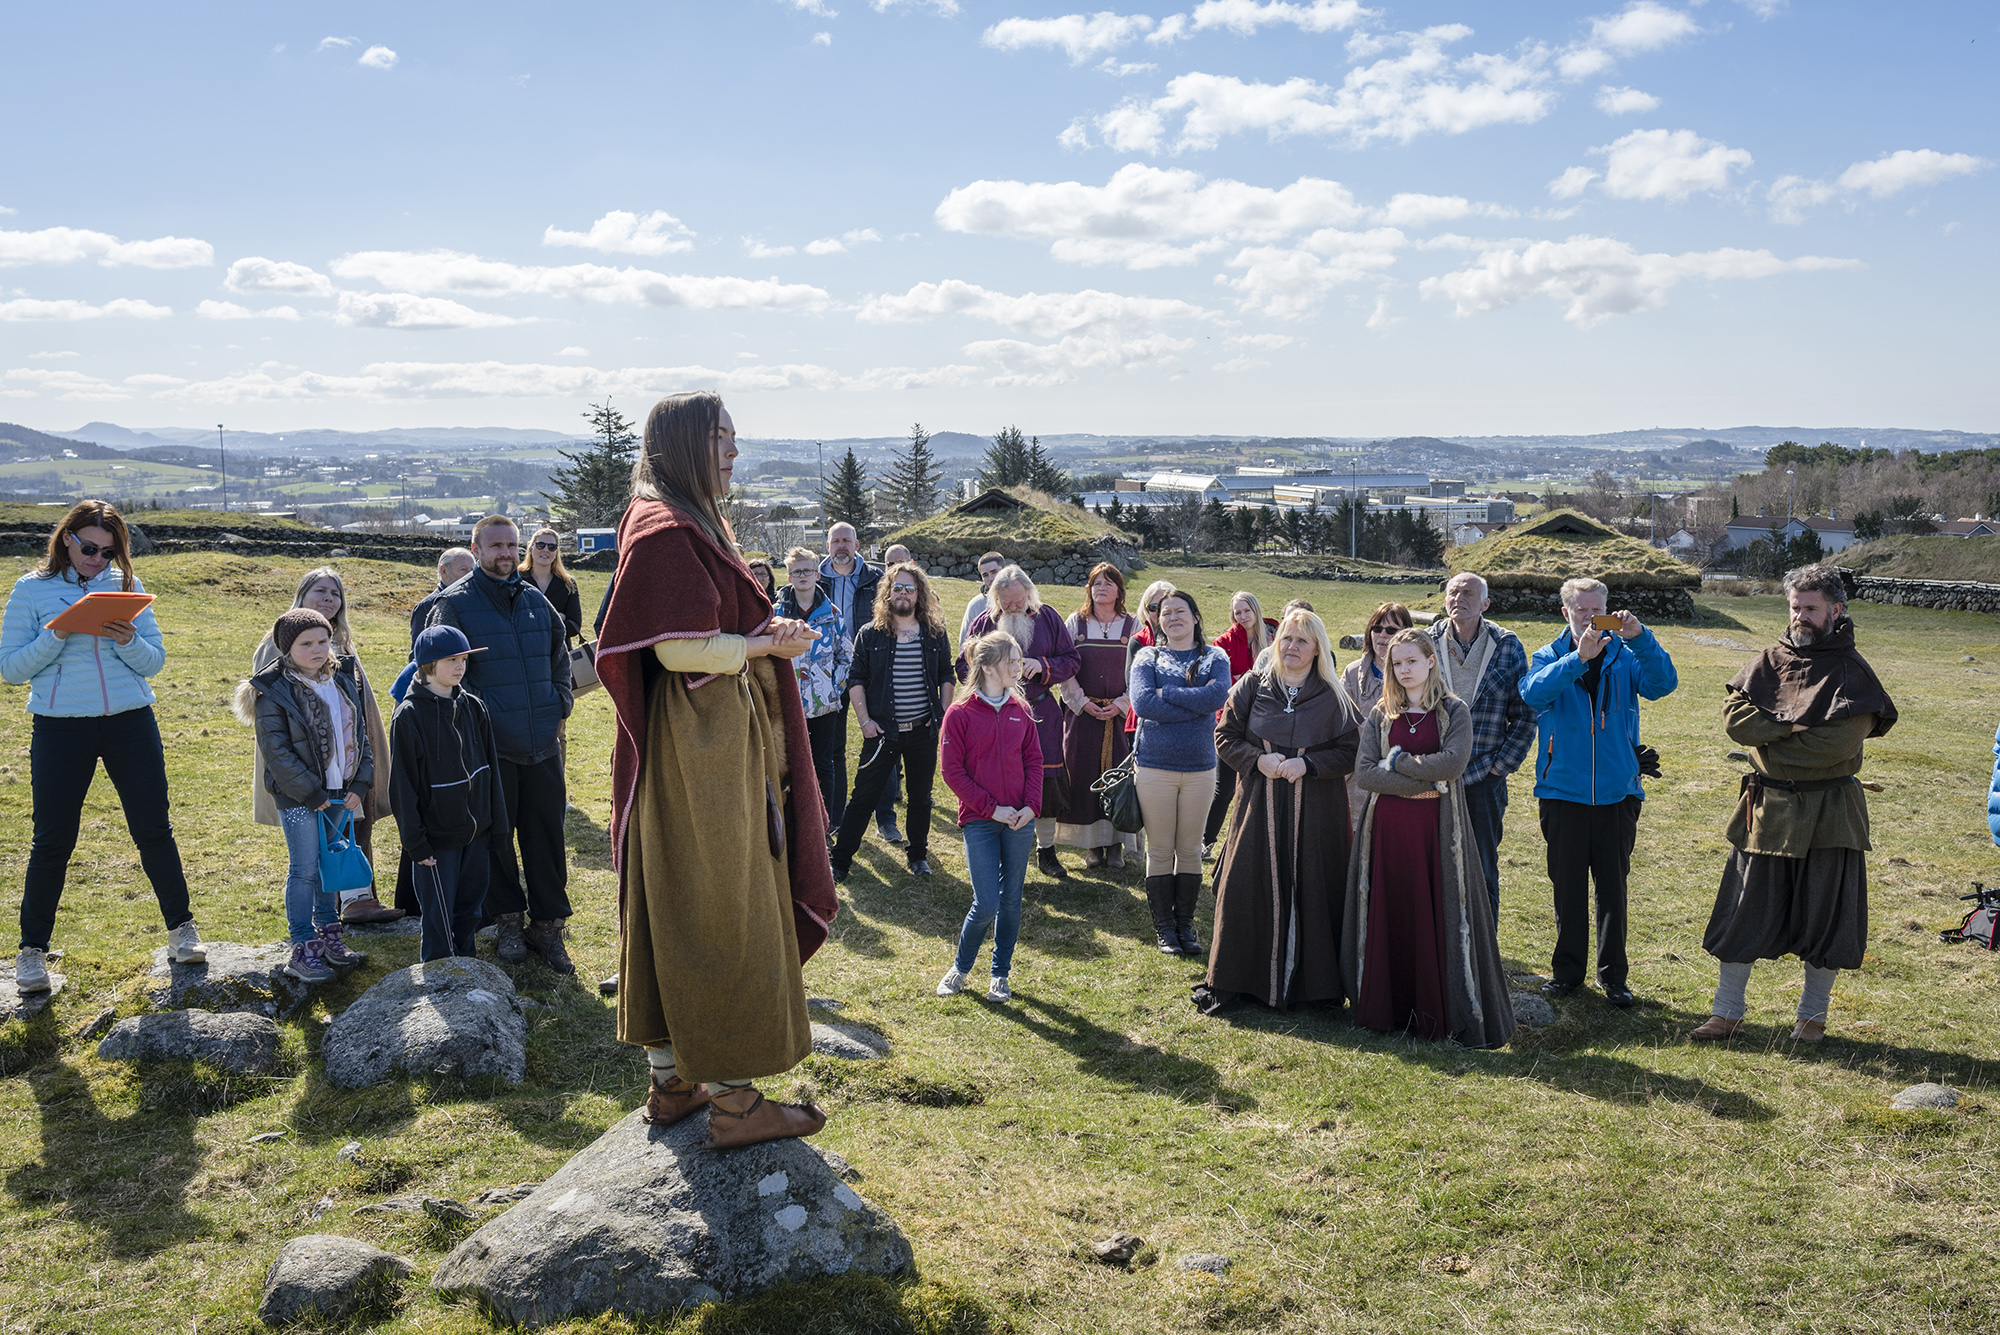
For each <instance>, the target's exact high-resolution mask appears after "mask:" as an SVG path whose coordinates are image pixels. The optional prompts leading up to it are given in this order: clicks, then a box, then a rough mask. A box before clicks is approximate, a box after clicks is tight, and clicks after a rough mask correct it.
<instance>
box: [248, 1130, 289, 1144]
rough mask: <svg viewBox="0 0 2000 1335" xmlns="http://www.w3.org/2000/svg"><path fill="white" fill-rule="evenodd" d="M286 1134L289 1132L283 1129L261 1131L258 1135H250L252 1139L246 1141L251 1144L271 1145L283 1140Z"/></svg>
mask: <svg viewBox="0 0 2000 1335" xmlns="http://www.w3.org/2000/svg"><path fill="white" fill-rule="evenodd" d="M286 1134H287V1133H285V1132H283V1131H260V1132H258V1133H257V1134H256V1135H254V1136H252V1137H250V1139H249V1140H248V1141H247V1142H245V1143H246V1144H250V1145H270V1144H273V1143H275V1142H277V1141H280V1140H283V1139H284V1138H285V1136H286Z"/></svg>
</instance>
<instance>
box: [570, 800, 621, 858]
mask: <svg viewBox="0 0 2000 1335" xmlns="http://www.w3.org/2000/svg"><path fill="white" fill-rule="evenodd" d="M563 839H564V841H565V842H567V843H568V844H569V856H570V861H571V862H572V864H574V865H575V866H578V867H582V868H583V869H584V870H586V871H611V870H613V868H612V865H611V831H610V829H609V828H608V827H606V826H603V825H599V824H598V823H597V822H596V821H594V820H592V819H591V818H590V813H589V812H587V811H585V810H583V809H582V808H581V807H571V808H570V809H569V810H568V811H565V812H564V813H563Z"/></svg>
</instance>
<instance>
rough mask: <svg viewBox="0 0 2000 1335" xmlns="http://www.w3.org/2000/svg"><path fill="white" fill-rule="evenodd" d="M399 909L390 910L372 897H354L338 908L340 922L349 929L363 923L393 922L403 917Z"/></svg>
mask: <svg viewBox="0 0 2000 1335" xmlns="http://www.w3.org/2000/svg"><path fill="white" fill-rule="evenodd" d="M404 916H405V915H404V912H403V910H401V909H392V908H390V907H389V906H388V905H386V904H384V903H383V902H382V901H381V900H379V899H377V898H375V896H373V895H356V896H355V897H354V898H352V899H350V900H348V901H347V902H346V903H345V904H342V905H341V906H340V920H341V921H342V922H344V923H346V924H347V925H348V926H349V927H358V926H361V925H362V924H364V923H377V922H395V921H397V920H398V919H400V918H402V917H404Z"/></svg>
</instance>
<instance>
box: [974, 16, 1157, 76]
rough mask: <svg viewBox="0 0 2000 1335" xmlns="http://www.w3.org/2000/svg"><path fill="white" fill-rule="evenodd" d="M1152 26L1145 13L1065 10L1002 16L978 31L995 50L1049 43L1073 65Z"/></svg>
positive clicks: (1126, 42) (1134, 38) (1125, 42)
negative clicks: (1039, 16) (1059, 13)
mask: <svg viewBox="0 0 2000 1335" xmlns="http://www.w3.org/2000/svg"><path fill="white" fill-rule="evenodd" d="M1152 30H1153V20H1152V19H1151V18H1150V17H1149V16H1147V15H1145V14H1114V13H1112V12H1111V11H1110V10H1105V11H1103V12H1101V13H1097V14H1064V15H1062V16H1061V17H1059V18H1052V19H1022V18H1012V19H1001V20H1000V21H999V22H998V23H996V24H994V25H993V26H992V27H990V28H988V29H987V30H986V31H985V32H983V33H981V34H980V35H979V41H980V43H981V44H982V45H984V46H990V47H992V48H993V49H994V50H996V51H1026V50H1028V49H1029V48H1031V47H1047V48H1049V49H1051V50H1057V51H1061V52H1063V53H1064V54H1066V55H1067V56H1068V57H1069V63H1070V64H1072V65H1081V64H1082V63H1083V62H1084V61H1086V60H1089V59H1091V58H1092V57H1095V56H1102V55H1108V54H1109V53H1111V52H1113V51H1116V50H1118V48H1120V47H1122V46H1127V45H1129V44H1131V43H1132V42H1135V41H1137V40H1138V39H1139V38H1141V37H1144V36H1145V35H1146V34H1147V33H1150V32H1151V31H1152Z"/></svg>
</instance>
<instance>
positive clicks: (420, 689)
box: [389, 681, 511, 862]
mask: <svg viewBox="0 0 2000 1335" xmlns="http://www.w3.org/2000/svg"><path fill="white" fill-rule="evenodd" d="M389 754H390V756H391V757H393V759H392V760H391V762H390V766H389V810H390V811H391V812H393V813H394V814H395V817H396V830H397V832H398V833H399V834H400V835H401V836H402V839H403V848H404V849H405V851H407V852H408V853H409V855H410V858H411V860H412V861H415V862H422V861H423V860H424V859H425V858H428V857H431V856H433V855H435V854H436V853H438V852H439V851H441V850H442V851H449V850H451V849H455V848H464V847H465V846H466V845H467V844H469V843H471V842H472V841H473V840H474V839H477V838H478V837H479V836H480V835H482V834H494V835H497V836H499V837H501V838H505V837H506V836H507V835H508V833H509V831H510V829H511V827H510V826H509V825H508V822H507V803H506V801H505V799H504V798H503V797H502V795H501V792H500V780H499V774H498V771H497V769H496V766H497V765H498V764H499V763H500V757H499V753H498V751H497V750H496V749H495V747H494V745H493V721H492V719H491V718H489V717H488V715H487V712H486V704H485V702H484V701H482V700H481V699H480V698H479V697H478V696H476V695H474V694H472V693H471V692H470V691H468V690H466V689H465V688H464V687H462V686H457V687H453V688H452V692H451V698H450V699H446V698H445V697H444V696H441V695H439V694H438V693H437V692H436V691H433V690H432V689H431V688H430V687H429V686H427V685H425V684H424V683H423V682H421V681H413V682H411V683H410V693H409V694H408V695H407V696H405V697H404V698H403V703H402V704H400V705H397V706H396V712H395V714H394V715H392V716H391V717H390V719H389Z"/></svg>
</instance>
